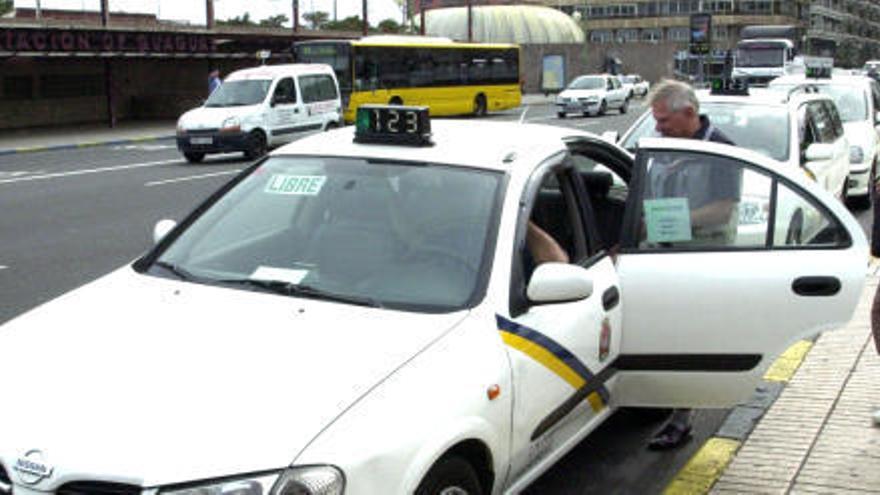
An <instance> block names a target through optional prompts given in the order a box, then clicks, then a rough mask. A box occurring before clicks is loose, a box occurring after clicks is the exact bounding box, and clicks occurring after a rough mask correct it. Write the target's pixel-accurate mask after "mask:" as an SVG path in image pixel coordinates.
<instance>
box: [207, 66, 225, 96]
mask: <svg viewBox="0 0 880 495" xmlns="http://www.w3.org/2000/svg"><path fill="white" fill-rule="evenodd" d="M221 84H223V82H222V81H221V80H220V69H218V68H216V67H212V68H211V70H209V71H208V96H211V93H213V92H214V90H216V89H217V88H219V87H220V85H221Z"/></svg>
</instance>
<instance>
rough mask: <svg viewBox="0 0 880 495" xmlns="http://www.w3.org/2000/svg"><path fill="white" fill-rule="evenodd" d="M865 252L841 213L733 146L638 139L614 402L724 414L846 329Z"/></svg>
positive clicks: (623, 259) (814, 190) (795, 176)
mask: <svg viewBox="0 0 880 495" xmlns="http://www.w3.org/2000/svg"><path fill="white" fill-rule="evenodd" d="M867 260H868V248H867V242H866V240H865V235H864V233H863V232H862V229H861V227H860V226H859V225H858V223H857V222H856V221H855V219H854V218H853V217H852V215H850V213H849V212H848V211H847V210H846V208H845V207H844V206H843V205H842V204H841V203H840V202H839V201H838V200H837V199H835V198H834V197H832V196H831V195H830V194H828V193H827V192H825V191H824V190H822V189H821V188H820V187H818V185H816V184H815V183H811V182H809V181H808V179H805V178H804V177H803V174H801V173H799V172H798V171H788V170H787V169H785V168H784V165H781V164H779V163H777V162H775V161H773V160H771V159H769V158H766V157H764V156H762V155H759V154H757V153H754V152H750V151H748V150H744V149H742V148H736V147H732V146H727V145H722V144H717V143H707V142H703V141H697V140H680V139H668V138H666V139H642V140H641V141H640V142H639V147H638V149H637V151H636V162H635V166H634V170H633V177H632V180H631V181H630V184H629V197H628V200H627V209H626V214H625V220H624V228H623V232H622V238H621V250H620V255H619V258H618V265H617V268H618V273H619V276H620V285H621V297H622V305H623V338H622V341H621V346H620V354H619V355H618V358H617V360H616V362H615V365H614V366H615V368H616V371H617V372H616V374H615V377H614V379H613V380H614V382H615V383H614V387H613V389H614V393H613V399H612V400H613V401H614V402H615V403H616V404H617V405H620V406H654V407H729V406H732V405H734V404H736V403H737V402H741V401H743V400H745V399H747V398H748V397H750V395H751V394H752V393H753V392H754V389H755V386H756V385H757V382H758V381H759V380H760V379H761V377H762V376H763V374H764V372H765V371H766V369H767V368H768V367H769V366H770V364H771V363H772V362H773V361H774V360H775V358H776V357H777V356H778V355H779V354H780V353H782V352H783V351H784V350H785V349H786V348H787V347H788V346H789V345H791V344H792V343H794V342H795V341H797V340H798V339H802V338H805V337H810V336H812V335H815V334H816V333H818V332H821V331H824V330H830V329H833V328H836V327H839V326H842V325H844V324H845V323H846V322H847V321H849V319H850V318H851V316H852V314H853V311H854V309H855V307H856V303H857V301H858V299H859V296H860V294H861V291H862V288H863V284H864V279H865V272H866V265H867Z"/></svg>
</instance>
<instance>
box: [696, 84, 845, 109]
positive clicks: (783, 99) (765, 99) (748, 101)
mask: <svg viewBox="0 0 880 495" xmlns="http://www.w3.org/2000/svg"><path fill="white" fill-rule="evenodd" d="M696 94H697V99H698V100H699V101H700V102H701V103H732V104H737V105H764V106H767V105H773V106H781V107H784V106H788V105H790V104H796V103H800V102H803V101H812V100H832V98H831V97H830V96H828V95H826V94H821V93H805V92H797V93H793V94H789V93H787V92H784V91H780V90H778V89H772V88H752V89H749V94H748V96H738V95H713V94H711V93H710V92H709V90H698V91H697V92H696ZM832 101H833V100H832Z"/></svg>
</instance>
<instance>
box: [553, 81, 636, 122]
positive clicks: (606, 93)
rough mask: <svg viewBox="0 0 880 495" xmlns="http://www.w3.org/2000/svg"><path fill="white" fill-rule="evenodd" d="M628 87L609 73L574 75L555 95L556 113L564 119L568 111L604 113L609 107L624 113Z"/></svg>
mask: <svg viewBox="0 0 880 495" xmlns="http://www.w3.org/2000/svg"><path fill="white" fill-rule="evenodd" d="M629 97H630V89H628V88H625V87H624V86H623V84H621V82H620V79H618V77H617V76H613V75H611V74H591V75H585V76H579V77H576V78H575V79H574V80H573V81H572V82H571V83H570V84H569V85H568V86H567V87H566V88H565V89H563V90H562V92H560V93H559V94H558V95H557V96H556V115H557V116H558V117H559V118H560V119H564V118H565V116H566V115H568V114H570V113H582V114H584V115H590V114H593V115H605V112H607V111H608V109H610V108H615V109H617V110H618V111H620V113H626V110H627V108H629Z"/></svg>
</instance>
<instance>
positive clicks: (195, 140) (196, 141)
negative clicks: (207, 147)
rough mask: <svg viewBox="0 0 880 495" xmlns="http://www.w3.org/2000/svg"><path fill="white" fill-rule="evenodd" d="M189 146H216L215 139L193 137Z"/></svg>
mask: <svg viewBox="0 0 880 495" xmlns="http://www.w3.org/2000/svg"><path fill="white" fill-rule="evenodd" d="M189 144H214V138H211V137H191V138H189Z"/></svg>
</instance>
